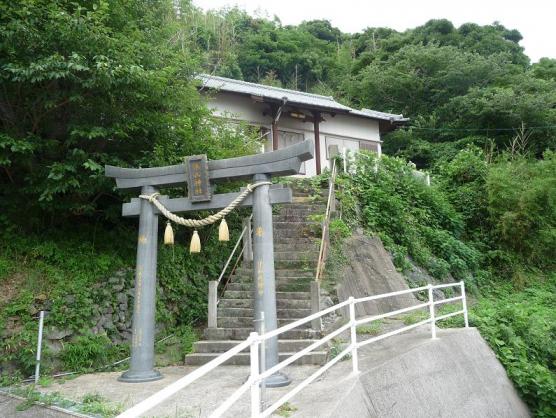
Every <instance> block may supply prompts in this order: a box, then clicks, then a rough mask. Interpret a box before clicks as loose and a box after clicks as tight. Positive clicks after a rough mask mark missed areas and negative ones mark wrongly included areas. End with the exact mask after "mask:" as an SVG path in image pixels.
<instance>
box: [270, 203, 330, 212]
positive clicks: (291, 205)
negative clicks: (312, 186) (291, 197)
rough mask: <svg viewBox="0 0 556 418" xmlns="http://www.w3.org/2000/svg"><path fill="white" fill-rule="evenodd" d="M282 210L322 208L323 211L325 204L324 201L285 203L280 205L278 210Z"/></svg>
mask: <svg viewBox="0 0 556 418" xmlns="http://www.w3.org/2000/svg"><path fill="white" fill-rule="evenodd" d="M282 210H322V211H323V213H324V211H325V210H326V204H325V203H324V202H322V203H320V202H310V203H286V204H284V205H282V206H281V207H280V211H282Z"/></svg>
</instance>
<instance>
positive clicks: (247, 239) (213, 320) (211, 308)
mask: <svg viewBox="0 0 556 418" xmlns="http://www.w3.org/2000/svg"><path fill="white" fill-rule="evenodd" d="M252 218H253V215H251V216H249V218H245V219H244V220H243V229H242V231H241V234H240V235H239V237H238V239H237V241H236V243H235V245H234V248H233V250H232V252H231V253H230V256H229V257H228V259H227V260H226V263H225V264H224V268H223V269H222V272H221V273H220V276H218V280H211V281H209V291H208V327H209V328H216V327H217V307H218V302H220V298H219V297H218V286H219V285H220V282H221V281H222V278H223V277H224V275H225V274H226V271H227V270H228V267H229V266H230V263H231V262H232V260H233V259H234V256H235V254H236V251H237V249H238V248H239V244H240V243H241V242H242V241H243V245H242V246H241V251H240V252H239V254H238V255H237V258H236V262H235V263H234V266H233V268H232V270H231V271H230V273H229V275H228V278H227V280H226V282H225V283H224V288H223V289H222V291H221V293H222V294H224V291H225V290H226V286H227V285H228V283H229V281H230V278H231V277H232V274H233V273H234V271H235V270H236V268H237V266H238V264H239V261H240V260H241V257H242V256H243V261H253V250H252V245H251V238H252V237H251V219H252Z"/></svg>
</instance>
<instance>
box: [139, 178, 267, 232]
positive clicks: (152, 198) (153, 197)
mask: <svg viewBox="0 0 556 418" xmlns="http://www.w3.org/2000/svg"><path fill="white" fill-rule="evenodd" d="M271 184H272V183H271V182H269V181H261V182H259V183H255V184H248V185H247V187H245V190H244V191H242V192H241V193H240V194H239V195H238V196H237V197H236V198H235V199H234V200H233V201H232V202H231V203H230V204H229V205H228V206H226V207H225V208H224V209H222V210H221V211H220V212H218V213H215V214H214V215H209V216H207V217H206V218H204V219H186V218H182V217H181V216H178V215H176V214H175V213H172V212H170V211H169V210H168V209H166V207H165V206H164V205H163V204H162V203H160V201H159V200H158V196H160V193H153V194H150V195H146V194H142V195H139V197H140V198H141V199H145V200H148V201H149V202H151V203H152V204H153V205H155V206H156V207H157V209H158V210H159V211H160V213H162V214H163V215H164V216H165V217H166V218H168V219H169V220H171V221H172V222H175V223H177V224H179V225H183V226H188V227H190V228H199V227H202V226H207V225H211V224H213V223H215V222H218V221H219V220H220V219H222V218H224V217H225V216H226V215H227V214H228V213H230V212H231V211H232V210H234V209H235V208H236V207H237V206H239V204H240V203H241V202H243V200H244V199H245V198H246V197H247V196H248V195H249V193H251V192H252V191H253V190H255V189H256V188H257V187H259V186H265V185H271Z"/></svg>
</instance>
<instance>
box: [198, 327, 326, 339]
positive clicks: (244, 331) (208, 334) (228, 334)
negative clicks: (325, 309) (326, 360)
mask: <svg viewBox="0 0 556 418" xmlns="http://www.w3.org/2000/svg"><path fill="white" fill-rule="evenodd" d="M253 331H254V328H251V327H250V328H205V330H204V333H203V335H204V337H203V338H204V339H205V340H245V339H246V338H247V337H249V333H251V332H253ZM280 336H281V337H282V338H283V339H285V340H310V339H319V338H320V337H321V333H320V331H315V330H313V329H310V328H296V329H292V330H290V331H286V332H283V333H282V334H280Z"/></svg>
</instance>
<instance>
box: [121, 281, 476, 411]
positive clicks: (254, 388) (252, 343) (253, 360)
mask: <svg viewBox="0 0 556 418" xmlns="http://www.w3.org/2000/svg"><path fill="white" fill-rule="evenodd" d="M447 287H460V289H461V295H460V296H456V297H451V298H447V299H442V300H437V301H435V300H434V294H433V290H434V289H443V288H447ZM424 290H427V291H428V301H427V302H426V303H420V304H417V305H413V306H409V307H407V308H402V309H397V310H395V311H391V312H387V313H384V314H380V315H373V316H370V317H365V318H361V319H357V318H356V316H355V305H356V304H358V303H364V302H369V301H373V300H378V299H383V298H387V297H395V296H399V295H404V294H409V293H416V292H421V291H424ZM459 301H461V303H462V309H461V310H458V311H455V312H450V313H447V314H445V315H441V316H436V313H435V306H437V305H440V304H445V303H451V302H459ZM345 306H349V322H348V323H346V324H345V325H343V326H341V327H340V328H338V329H337V330H335V331H333V332H331V333H330V334H328V335H326V336H324V337H323V338H321V339H320V340H318V341H315V342H314V343H312V344H311V345H309V346H307V347H305V348H303V349H302V350H300V351H299V352H297V353H296V354H294V355H292V356H290V357H288V358H287V359H285V360H283V361H281V362H280V363H278V364H277V365H275V366H273V367H271V368H270V369H268V370H265V371H262V372H261V370H260V369H259V351H260V348H261V344H264V341H266V340H267V339H269V338H273V337H277V336H278V335H280V334H282V333H284V332H286V331H289V330H291V329H293V328H296V327H298V326H300V325H303V324H305V323H307V322H310V321H312V320H314V319H316V318H320V317H322V316H324V315H328V314H330V313H332V312H334V311H336V310H338V309H341V308H343V307H345ZM427 307H428V308H429V317H428V318H427V319H424V320H422V321H419V322H417V323H415V324H411V325H407V326H404V327H402V328H399V329H396V330H393V331H390V332H387V333H385V334H382V335H378V336H375V337H371V338H368V339H366V340H365V341H360V342H358V341H357V332H356V331H357V327H358V326H360V325H363V324H366V323H369V322H372V321H377V320H379V319H383V318H387V317H391V316H396V315H400V314H403V313H406V312H410V311H414V310H418V309H423V308H427ZM461 314H463V317H464V324H465V327H466V328H467V327H469V321H468V312H467V299H466V295H465V284H464V282H463V281H462V282H458V283H447V284H441V285H434V286H433V285H430V284H429V285H428V286H422V287H417V288H414V289H407V290H400V291H396V292H390V293H385V294H382V295H373V296H367V297H363V298H357V299H356V298H354V297H350V298H349V299H348V300H346V301H344V302H341V303H338V304H337V305H334V306H331V307H330V308H327V309H324V310H322V311H320V312H317V313H314V314H312V315H310V316H308V317H305V318H302V319H299V320H297V321H295V322H292V323H290V324H287V325H284V326H283V327H280V328H278V329H276V330H273V331H270V332H268V333H264V334H262V335H259V334H258V333H256V332H252V333H251V334H250V335H249V337H248V338H247V339H246V340H244V341H242V342H240V343H239V344H238V345H236V346H234V347H233V348H231V349H230V350H228V351H226V352H225V353H223V354H221V355H220V356H218V357H217V358H215V359H214V360H212V361H210V362H209V363H207V364H205V365H204V366H201V367H200V368H198V369H197V370H195V371H193V372H192V373H190V374H188V375H187V376H184V377H182V378H181V379H179V380H177V381H176V382H174V383H172V384H170V385H169V386H167V387H166V388H164V389H162V390H160V391H159V392H157V393H155V394H153V395H151V396H150V397H148V398H147V399H145V400H144V401H142V402H140V403H138V404H137V405H135V406H133V407H132V408H131V409H128V410H127V411H125V412H123V413H122V414H120V415H119V416H118V418H132V417H138V416H139V415H141V414H143V413H145V412H146V411H148V410H150V409H152V408H153V407H155V406H156V405H158V404H159V403H161V402H162V401H164V400H165V399H167V398H169V397H170V396H172V395H173V394H175V393H176V392H178V391H179V390H181V389H183V388H185V387H186V386H188V385H190V384H191V383H193V382H194V381H196V380H197V379H199V378H201V377H202V376H204V375H205V374H207V373H208V372H210V371H211V370H214V369H215V368H216V367H218V366H219V365H221V364H223V363H224V362H226V361H227V360H229V359H230V358H232V357H233V356H235V355H236V354H238V353H240V352H241V351H243V350H244V349H246V348H247V347H249V348H250V364H251V371H250V374H249V378H248V379H247V381H245V382H244V383H243V384H242V385H241V386H240V387H239V388H238V389H237V390H236V391H235V392H234V393H232V395H230V396H229V397H228V398H227V399H226V400H225V401H224V402H223V403H222V404H221V405H220V406H219V407H218V408H217V409H216V410H215V411H214V412H213V413H212V414H211V415H210V417H211V418H216V417H220V416H221V415H222V414H223V413H224V412H226V411H227V410H228V409H229V408H230V407H231V406H232V405H233V404H234V403H235V402H236V401H237V400H238V399H239V398H240V397H241V396H242V395H243V394H244V393H245V392H247V391H248V390H250V392H251V417H267V416H269V415H270V414H272V413H273V412H274V411H276V410H277V409H278V408H279V407H280V406H281V405H283V404H284V403H286V402H287V401H289V400H290V399H291V398H292V397H294V396H295V395H296V394H297V393H299V392H300V391H301V390H302V389H303V388H305V387H306V386H307V385H309V384H310V383H311V382H313V381H314V380H315V379H317V378H318V377H319V376H320V375H322V374H323V373H324V372H325V371H326V370H328V369H329V368H330V367H332V366H333V365H334V364H336V363H337V362H339V361H340V360H341V359H342V358H344V357H345V356H347V355H351V358H352V370H353V373H354V374H356V373H359V364H358V352H357V350H358V349H359V348H361V347H363V346H365V345H368V344H371V343H373V342H376V341H380V340H383V339H385V338H388V337H391V336H394V335H396V334H400V333H402V332H405V331H408V330H411V329H414V328H417V327H419V326H422V325H426V324H430V325H431V336H432V338H436V322H437V321H440V320H443V319H447V318H450V317H453V316H455V315H461ZM348 329H349V330H350V343H349V345H348V346H347V347H346V348H345V349H344V350H343V351H342V352H341V353H339V354H338V355H337V356H336V357H334V358H333V359H331V360H330V361H329V362H327V363H326V364H325V365H324V366H322V367H321V368H320V369H318V370H317V371H315V372H314V373H313V374H311V375H310V376H309V377H308V378H306V379H305V380H303V381H302V382H301V383H299V384H298V385H297V386H296V387H294V388H292V390H290V391H289V392H288V393H286V394H284V395H283V396H282V397H280V398H279V399H278V400H277V401H275V402H274V403H273V404H272V405H270V406H268V407H267V408H262V409H261V383H262V382H263V381H264V379H266V378H267V377H269V376H271V375H273V374H274V373H276V372H279V371H280V370H282V369H283V368H284V367H286V366H288V365H290V364H291V363H293V362H294V361H296V360H297V359H299V358H301V357H303V356H304V355H306V354H308V353H310V352H311V351H313V350H315V349H316V348H318V347H319V346H321V345H322V344H325V343H326V342H328V341H330V340H331V339H333V338H334V337H337V336H339V335H340V334H342V333H344V332H346V331H347V330H348Z"/></svg>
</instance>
